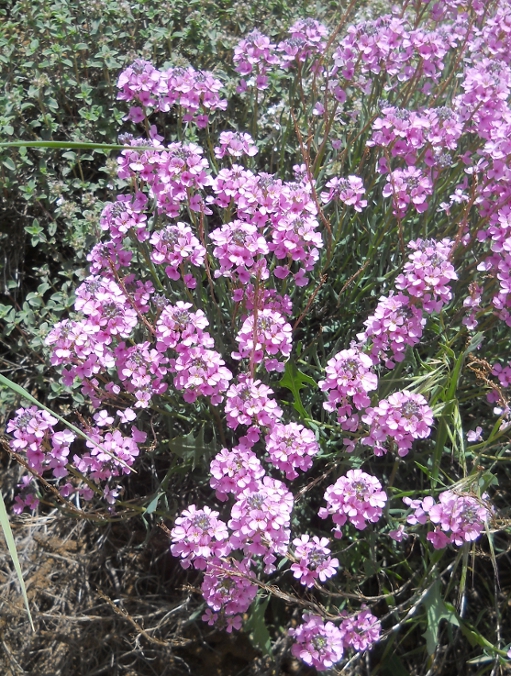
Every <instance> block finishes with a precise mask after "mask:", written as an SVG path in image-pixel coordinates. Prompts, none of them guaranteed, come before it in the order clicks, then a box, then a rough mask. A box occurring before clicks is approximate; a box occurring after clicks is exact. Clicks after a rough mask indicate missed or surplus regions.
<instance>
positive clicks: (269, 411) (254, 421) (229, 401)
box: [225, 373, 282, 444]
mask: <svg viewBox="0 0 511 676" xmlns="http://www.w3.org/2000/svg"><path fill="white" fill-rule="evenodd" d="M237 380H238V384H233V385H231V386H230V387H229V389H228V390H227V392H226V402H225V417H226V423H227V426H228V427H230V428H231V429H233V430H235V429H237V428H238V425H246V426H249V429H248V431H247V437H246V438H247V441H248V443H251V444H252V443H255V442H256V441H259V436H260V430H261V428H263V429H264V428H272V427H273V426H274V425H275V424H276V423H277V422H278V420H280V418H281V417H282V409H281V408H280V407H279V406H278V404H277V402H276V401H275V400H274V399H273V398H272V396H273V391H272V390H271V389H270V388H269V387H268V386H267V385H264V383H262V382H261V381H260V380H254V379H253V378H251V377H250V376H249V375H248V374H246V373H242V374H241V375H240V376H239V377H238V379H237Z"/></svg>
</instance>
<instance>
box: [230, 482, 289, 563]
mask: <svg viewBox="0 0 511 676" xmlns="http://www.w3.org/2000/svg"><path fill="white" fill-rule="evenodd" d="M292 509H293V496H292V494H291V493H290V492H289V491H288V490H287V489H286V487H285V486H284V484H283V483H282V482H281V481H278V480H277V479H271V478H270V477H268V476H265V477H264V478H263V479H261V480H259V481H258V482H257V485H256V486H255V487H250V488H246V489H245V490H244V491H242V492H241V493H240V494H239V495H238V497H237V500H236V502H235V503H234V505H233V507H232V510H231V520H230V521H229V522H228V526H229V528H230V529H231V530H232V531H233V535H232V536H231V540H230V543H231V545H232V547H233V549H242V550H243V551H244V553H245V555H246V556H262V557H263V561H264V563H265V564H266V565H265V572H267V573H270V572H273V570H275V567H274V565H273V563H274V561H275V553H277V554H282V555H285V553H286V551H287V545H288V543H289V536H290V532H289V524H290V520H291V511H292Z"/></svg>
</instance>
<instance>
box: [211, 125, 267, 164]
mask: <svg viewBox="0 0 511 676" xmlns="http://www.w3.org/2000/svg"><path fill="white" fill-rule="evenodd" d="M257 152H258V151H257V147H256V146H255V144H254V140H253V138H252V137H251V136H250V134H242V133H240V132H236V131H223V132H222V133H221V134H220V145H219V146H218V147H217V148H215V157H217V158H218V159H222V157H225V156H226V155H230V156H231V157H242V156H243V155H247V156H248V157H254V155H257Z"/></svg>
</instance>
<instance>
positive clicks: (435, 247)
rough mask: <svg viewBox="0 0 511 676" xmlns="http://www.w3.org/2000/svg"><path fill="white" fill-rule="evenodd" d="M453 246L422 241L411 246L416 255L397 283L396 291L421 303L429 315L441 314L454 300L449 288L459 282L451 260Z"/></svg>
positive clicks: (443, 242) (447, 243) (405, 266)
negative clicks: (431, 313) (454, 281)
mask: <svg viewBox="0 0 511 676" xmlns="http://www.w3.org/2000/svg"><path fill="white" fill-rule="evenodd" d="M452 246H453V243H452V241H451V240H449V239H443V240H442V241H440V242H436V241H435V240H432V239H429V240H428V239H426V240H423V239H418V240H415V241H413V242H410V243H409V244H408V248H409V249H412V253H411V254H410V255H409V256H408V260H407V262H406V263H405V265H404V269H403V273H402V274H400V275H399V276H398V277H397V279H396V288H398V289H399V290H400V291H404V292H406V293H408V294H409V295H410V296H412V297H413V298H418V299H420V303H421V305H422V307H423V308H424V310H425V311H426V312H428V313H429V312H439V311H440V310H441V309H442V307H443V306H444V305H446V304H447V303H448V302H449V301H450V300H451V297H452V293H451V289H450V288H449V284H450V283H451V282H452V281H453V280H455V279H457V278H458V276H457V274H456V272H455V270H454V267H453V265H452V263H451V262H450V260H449V256H450V254H451V250H452Z"/></svg>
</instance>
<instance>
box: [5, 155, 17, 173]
mask: <svg viewBox="0 0 511 676" xmlns="http://www.w3.org/2000/svg"><path fill="white" fill-rule="evenodd" d="M2 164H3V165H4V167H7V169H9V171H16V165H15V164H14V162H13V161H12V160H11V158H10V157H6V158H5V160H2Z"/></svg>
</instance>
